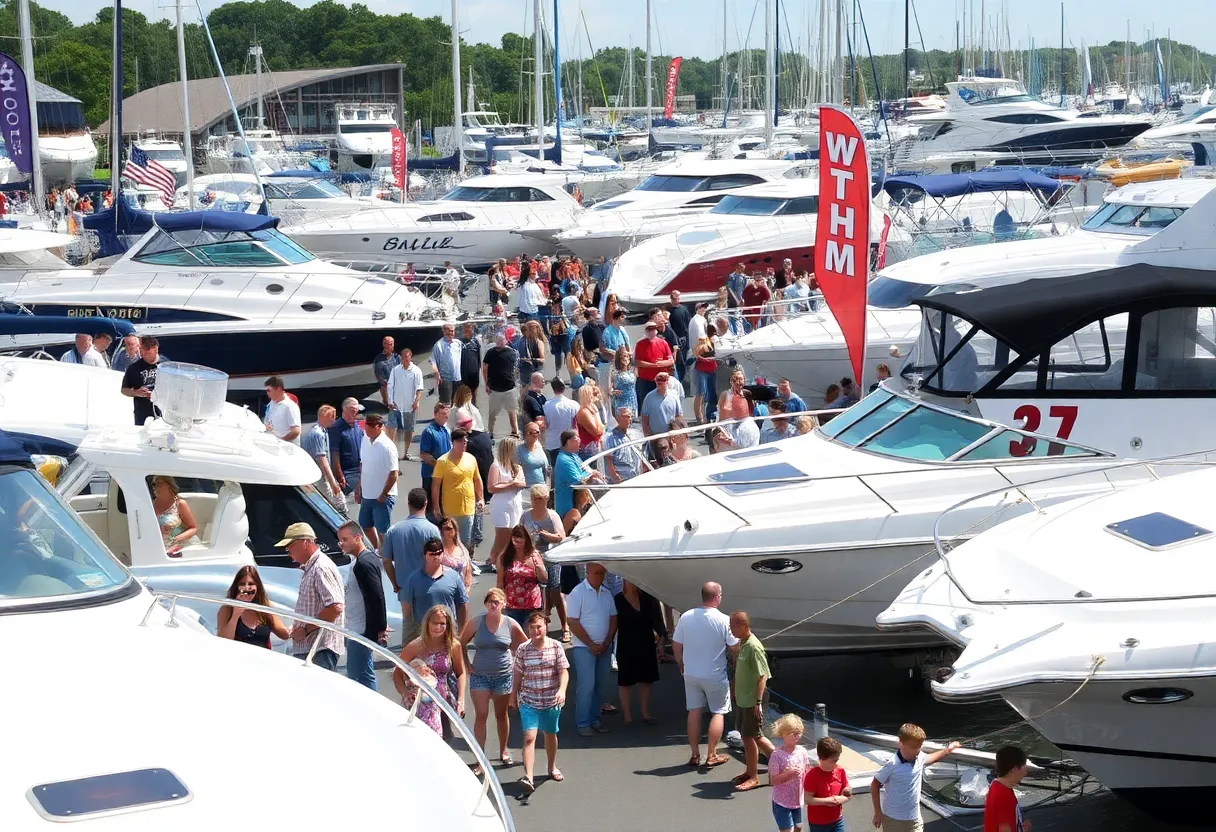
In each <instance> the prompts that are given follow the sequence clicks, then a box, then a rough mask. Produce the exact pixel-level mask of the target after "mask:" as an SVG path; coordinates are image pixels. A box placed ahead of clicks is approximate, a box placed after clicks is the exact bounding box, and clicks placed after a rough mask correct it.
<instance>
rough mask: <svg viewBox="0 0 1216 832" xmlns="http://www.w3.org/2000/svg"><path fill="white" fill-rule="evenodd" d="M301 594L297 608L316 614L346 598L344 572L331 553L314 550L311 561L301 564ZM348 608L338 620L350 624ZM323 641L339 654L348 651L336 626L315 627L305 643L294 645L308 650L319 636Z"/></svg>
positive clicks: (304, 651) (302, 612) (321, 647)
mask: <svg viewBox="0 0 1216 832" xmlns="http://www.w3.org/2000/svg"><path fill="white" fill-rule="evenodd" d="M300 571H301V572H302V573H303V574H302V575H301V576H300V594H299V595H298V596H297V597H296V612H298V613H299V614H300V615H307V616H309V617H311V618H316V617H317V616H318V614H319V613H320V612H321V610H323V609H325V608H326V607H328V606H330V605H331V604H342V603H345V601H346V587H345V586H343V584H342V575H341V574H340V573H339V572H338V567H337V566H335V565H334V562H333V561H332V560H330V559H329V556H328V555H326V554H325V553H324V552H322V551H321V550H320V549H318V550H317V551H315V552H313V555H312V557H311V558H309V559H308V562H307V563H305V564H304V565H303V566H302V567H300ZM345 622H346V614H345V611H343V612H341V613H339V614H338V617H337V619H336V620H335V621H334V624H336V625H338V626H339V627H344V626H346V623H345ZM318 634H319V635H320V638H321V643H320V644H319V645H317V649H318V650H333V651H334V652H335V653H337V654H338V655H339V656H341V655H342V654H343V653H344V652H346V647H345V639H343V638H342V636H340V635H339V634H338V633H335V632H333V631H332V630H324V629H314V630H313V631H312V632H311V633H309V634H308V637H307V638H306V639H305V640H304V643H303V644H297V645H294V646H293V650H294V652H295V653H296V655H304V654H307V653H308V651H309V650H310V649H312V643H313V641H314V640H316V638H317V637H318Z"/></svg>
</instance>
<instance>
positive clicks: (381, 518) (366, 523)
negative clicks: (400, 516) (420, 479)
mask: <svg viewBox="0 0 1216 832" xmlns="http://www.w3.org/2000/svg"><path fill="white" fill-rule="evenodd" d="M396 502H397V499H396V498H395V497H385V498H384V502H383V503H382V502H380V501H379V500H369V499H367V498H366V497H364V498H363V500H362V501H361V502H360V503H359V525H360V526H361V527H362V528H365V529H373V528H374V529H375V530H376V531H378V532H380V534H384V533H385V532H386V531H388V526H389V523H390V521H391V520H392V517H393V504H394V503H396Z"/></svg>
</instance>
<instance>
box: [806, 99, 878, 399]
mask: <svg viewBox="0 0 1216 832" xmlns="http://www.w3.org/2000/svg"><path fill="white" fill-rule="evenodd" d="M814 263H815V279H816V280H817V281H818V282H819V288H820V289H822V290H823V299H824V300H825V301H827V304H828V308H829V309H830V310H831V311H832V315H833V316H835V318H836V323H837V324H838V325H839V326H840V331H841V333H842V334H843V335H844V342H845V346H846V347H847V348H848V350H849V358H850V359H851V360H852V363H853V378H854V380H855V381H856V382H857V384H858V386H860V385H861V384H862V381H863V379H862V373H863V369H864V363H865V350H866V281H867V279H868V278H869V272H870V165H869V162H868V160H867V157H866V145H865V142H864V141H863V140H862V137H861V131H860V130H859V129H858V128H857V124H856V123H855V122H854V121H853V119H852V118H850V117H849V115H848V114H847V113H845V112H842V111H841V110H834V109H832V108H830V107H821V108H820V109H819V216H818V221H817V223H816V227H815V259H814Z"/></svg>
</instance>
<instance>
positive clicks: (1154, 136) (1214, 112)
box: [1135, 104, 1216, 147]
mask: <svg viewBox="0 0 1216 832" xmlns="http://www.w3.org/2000/svg"><path fill="white" fill-rule="evenodd" d="M1213 140H1216V104H1208V105H1206V106H1203V107H1200V108H1199V109H1197V110H1195V112H1193V113H1191V114H1190V115H1189V116H1186V117H1185V118H1180V119H1178V120H1177V121H1171V122H1170V123H1169V124H1162V125H1160V126H1159V127H1153V128H1151V129H1149V130H1145V131H1144V132H1143V133H1141V134H1140V135H1139V136H1137V137H1136V141H1135V144H1136V145H1138V146H1146V147H1161V146H1165V147H1176V146H1178V145H1188V144H1190V143H1192V142H1207V143H1211V142H1212V141H1213Z"/></svg>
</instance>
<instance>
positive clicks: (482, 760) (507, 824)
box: [139, 590, 515, 832]
mask: <svg viewBox="0 0 1216 832" xmlns="http://www.w3.org/2000/svg"><path fill="white" fill-rule="evenodd" d="M149 591H150V592H151V595H152V605H151V606H149V607H148V611H147V612H146V613H144V617H143V620H141V621H140V622H139V626H141V627H146V626H148V620H149V619H150V618H151V617H152V613H153V611H154V610H156V609H157V608H158V607H160V608H161V609H163V608H164V607H163V606H162V605H161V601H162V600H165V601H169V602H170V607H169V620H168V621H166V622H165V625H164V626H166V627H178V626H180V625H179V624H178V623H177V619H176V615H177V602H178V600H179V599H186V600H189V601H201V602H203V603H207V604H216V605H218V606H228V607H237V608H240V609H244V610H253V611H254V612H266V611H268V610H269V611H270V612H272V613H273V614H274V615H277V616H278V617H279V618H286V619H287V620H289V621H298V622H301V623H304V624H311V625H313V626H314V627H318V628H320V629H323V630H328V631H330V632H332V633H337V634H338V635H340V636H342V637H343V638H345V639H347V640H349V641H354V642H357V643H359V644H361V645H363V646H364V647H366V648H367V649H368V650H370V651H371V652H372V653H373V654H374V655H378V656H380V657H382V658H385V659H388V660H389V662H390V663H392V665H393V667H394V668H396V669H398V670H400V671H401V672H402V673H404V674H405V675H406V677H407V678H408V679H409V680H410V681H411V682H412V683H413V684H415V685H417V686H418V687H419V688H420V689H421V690H422V691H424V692H425V693H426V694H427V695H428V696H430V697H431V701H432V702H434V703H435V704H436V705H438V706H439V709H440V710H441V711H442V712H443V714H444V716H446V717H447V718H448V722H449V723H450V724H451V725H452V728H453V729H454V730H455V731H456V732H457V733H459V734H460V738H461V739H462V740H464V743H465V745H467V746H468V747H469V750H470V751H472V752H473V756H474V757H476V758H477V763H478V765H479V766H480V767H481V772H482V787H481V794H480V795H479V796H478V798H477V803H476V804H474V806H473V809H472V813H473V814H476V813H477V811H478V809H479V808H480V807H481V804H482V802H483V801H484V800H485V799H486V798H487V797H490V796H492V798H493V808H494V811H495V812H496V813H497V814H498V816H499V819H500V820H502V824H503V830H504V832H515V819H514V818H513V817H512V816H511V810H510V808H509V807H508V806H507V798H506V795H505V794H504V793H503V790H502V783H501V782H499V780H498V777H497V775H495V774H494V769H493V768H492V767H491V766H490V759H489V757H487V756H486V753H485V751H484V750H483V749H482V747H481V743H479V742H477V738H476V737H474V736H473V731H472V729H470V728H469V726H468V724H467V723H465V721H464V718H463V717H461V716H460V714H459V713H457V712H456V709H455V708H453V707H452V706H451V704H450V703H448V701H447V700H445V699H444V698H443V697H442V696H440V694H439V692H438V691H437V690H435V688H433V687H431V686H430V685H429V684H428V683H427V682H426V681H424V680H423V679H422V677H421V676H419V675H418V672H417V671H416V670H414V668H412V667H410V666H409V665H408V664H407V663H406V662H403V661H402V660H401V657H400V656H399V655H397V654H396V653H394V652H393V651H391V650H389V649H388V648H386V647H384V646H383V645H381V644H378V643H377V642H374V641H371V640H370V639H367V638H364V637H363V636H361V635H358V634H357V633H352V632H350V631H349V630H346V629H344V628H342V627H339V626H338V625H336V624H334V623H333V622H332V621H325V620H323V619H320V618H313V617H312V616H308V615H302V614H301V613H298V612H295V611H294V610H288V609H284V608H281V607H278V606H276V607H274V608H273V609H271V608H269V607H264V606H262V605H260V604H254V603H251V602H249V601H239V600H237V599H235V598H222V597H218V596H214V595H197V594H194V593H191V592H152V591H151V590H149ZM320 642H321V639H320V638H316V639H313V643H312V647H311V648H309V650H308V655H307V656H305V657H304V659H303V661H304V664H306V665H311V664H313V656H314V655H316V652H317V645H318V644H320ZM352 684H358V683H357V682H353V683H352ZM421 701H422V697H421V696H416V697H415V698H414V704H413V706H412V707H410V708H409V710H408V711H407V713H408V714H409V716H408V717H407V719H406V721H405V724H406V725H407V726H408V725H410V724H412V723H413V721H414V717H415V715H416V713H417V711H418V705H419V703H420V702H421ZM428 730H429V729H428Z"/></svg>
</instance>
